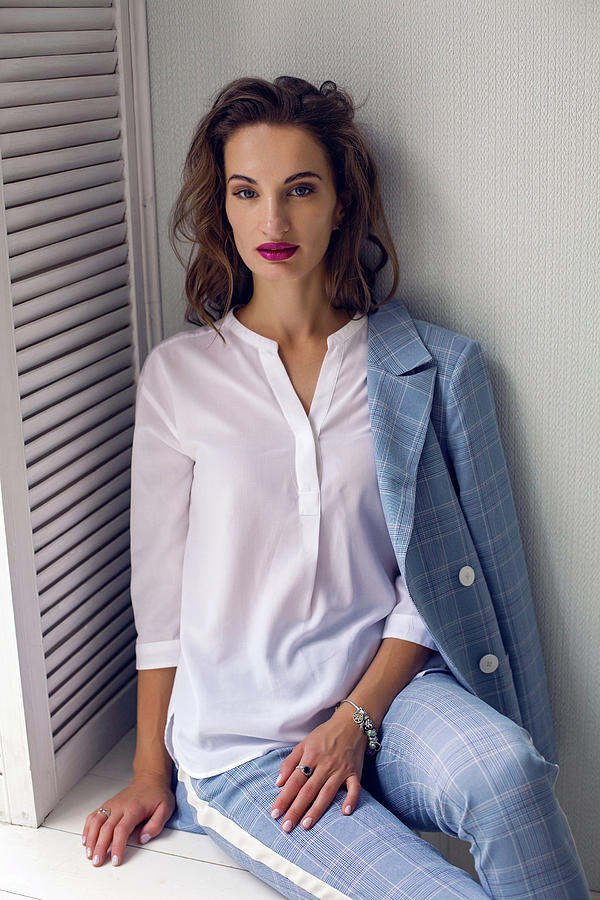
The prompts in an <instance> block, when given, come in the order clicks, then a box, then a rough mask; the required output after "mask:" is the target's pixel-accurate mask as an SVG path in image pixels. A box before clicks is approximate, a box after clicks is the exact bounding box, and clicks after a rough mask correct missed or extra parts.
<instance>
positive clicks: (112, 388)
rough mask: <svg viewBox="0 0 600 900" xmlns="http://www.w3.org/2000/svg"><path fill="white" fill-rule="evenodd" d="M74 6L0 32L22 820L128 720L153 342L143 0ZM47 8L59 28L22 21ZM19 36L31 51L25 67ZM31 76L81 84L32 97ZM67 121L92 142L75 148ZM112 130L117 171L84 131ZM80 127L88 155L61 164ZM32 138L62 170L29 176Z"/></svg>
mask: <svg viewBox="0 0 600 900" xmlns="http://www.w3.org/2000/svg"><path fill="white" fill-rule="evenodd" d="M69 6H70V4H69V2H68V0H52V2H48V0H30V2H24V0H23V2H20V0H15V2H14V3H7V2H6V0H0V21H2V22H3V21H7V20H8V21H9V27H15V28H16V27H17V26H18V27H19V28H25V27H27V26H28V23H29V26H30V30H29V31H24V30H22V31H20V32H18V33H16V32H15V33H11V34H10V35H6V34H5V35H0V56H2V55H4V57H5V59H6V60H10V62H8V63H7V64H6V65H5V66H4V69H3V67H2V65H1V64H0V80H1V79H2V73H3V71H4V82H5V83H7V89H6V90H3V89H2V88H0V103H1V102H2V99H1V98H2V97H3V96H4V97H6V98H8V97H9V96H18V95H19V92H20V94H21V98H22V102H23V103H25V104H27V105H24V106H23V107H22V108H20V107H15V106H14V105H13V106H11V107H9V108H5V109H3V110H2V112H3V120H2V121H3V123H4V124H3V125H2V128H3V131H4V132H5V133H4V134H3V135H2V136H0V154H1V150H2V148H5V149H6V150H7V157H6V161H4V160H3V159H2V157H1V155H0V193H1V194H2V195H3V196H4V197H6V199H7V201H8V203H7V206H6V208H5V204H4V202H0V290H1V289H2V288H6V291H5V292H4V296H6V297H11V296H12V304H13V305H12V306H11V305H9V304H3V305H2V307H1V309H0V331H1V334H0V355H1V356H2V360H3V362H2V363H0V375H1V376H2V377H0V401H1V402H2V408H3V411H4V416H5V418H6V421H7V429H6V431H7V435H8V436H7V438H6V440H7V445H8V446H9V448H10V452H9V453H4V452H3V453H2V454H1V455H0V479H1V481H0V485H1V488H2V491H1V494H0V513H1V515H0V654H1V657H2V658H1V659H0V677H1V678H2V682H3V685H5V686H6V687H7V690H6V691H3V692H0V694H1V695H2V696H1V698H0V820H3V819H4V820H6V821H11V822H14V823H15V824H23V825H30V826H33V827H37V826H38V825H40V824H41V822H42V821H43V819H44V817H45V816H46V815H47V814H48V813H49V812H50V811H51V810H52V809H53V807H54V806H55V805H56V803H57V802H58V800H59V799H60V798H61V797H63V796H64V795H65V794H66V793H67V791H68V790H69V789H70V788H71V787H72V786H73V784H75V783H76V782H77V781H78V780H79V779H80V778H81V777H82V776H83V775H84V774H85V773H86V772H87V771H88V770H89V769H90V768H91V766H93V765H94V763H95V762H96V761H97V760H98V759H100V758H101V757H102V756H103V755H104V754H105V753H106V752H107V751H108V750H109V749H110V748H111V747H112V746H113V745H114V743H116V741H117V740H119V738H120V737H122V735H123V734H124V733H125V732H126V731H127V730H129V728H130V727H131V725H132V724H133V723H134V722H135V714H136V675H137V672H136V666H135V629H134V625H133V614H132V609H131V604H130V600H129V535H128V522H129V484H128V483H129V466H130V459H131V444H132V437H133V417H134V402H135V390H136V383H137V378H138V375H139V371H140V367H141V364H142V363H143V360H144V358H145V356H146V354H147V352H148V349H149V347H150V346H152V345H153V344H154V343H156V342H157V341H159V340H161V339H162V323H161V314H160V303H159V299H158V298H159V293H158V264H157V259H158V247H157V234H156V217H155V212H154V171H153V161H152V147H151V141H152V136H151V126H150V118H149V113H150V103H149V81H148V61H147V37H146V11H145V3H144V2H143V0H142V2H136V3H135V4H131V6H130V4H129V2H128V0H115V2H113V3H112V4H111V0H77V10H76V15H75V16H74V17H73V9H72V8H71V9H70V8H68V7H69ZM10 7H13V9H12V10H11V9H10ZM60 7H64V8H63V9H60ZM19 8H20V9H19ZM15 10H16V11H15ZM7 13H9V15H8V16H7ZM130 19H131V21H130ZM43 21H46V23H48V27H49V28H53V29H55V30H52V31H50V32H47V33H46V34H43V35H40V33H39V32H36V31H35V30H31V29H34V28H35V27H38V25H37V23H39V22H43ZM111 21H113V22H114V24H113V25H112V26H111V25H110V24H107V23H109V22H111ZM65 22H68V23H69V26H68V27H69V28H71V29H77V30H73V31H71V32H64V31H63V30H61V29H63V28H64V23H65ZM90 22H93V27H90V28H87V27H86V25H87V24H90ZM130 25H131V26H132V27H130ZM5 30H6V29H5ZM7 37H8V38H9V40H8V41H7V40H4V39H3V38H7ZM40 38H42V39H40ZM27 49H28V50H29V51H31V50H32V49H34V50H35V53H31V52H30V53H29V55H30V56H36V57H39V60H40V62H39V63H38V62H36V60H35V59H29V60H26V61H24V62H23V65H21V63H20V61H19V56H20V55H23V51H24V50H27ZM86 52H87V53H95V54H98V56H97V58H96V59H95V60H90V61H89V63H88V61H86V60H83V59H81V58H80V59H79V60H76V59H74V58H73V55H74V53H75V54H76V53H82V54H85V53H86ZM61 55H62V56H63V57H64V59H62V60H61V59H60V57H61ZM100 56H102V58H100ZM132 56H133V57H135V64H133V62H132ZM115 59H118V65H117V68H116V72H115V70H114V69H113V72H114V73H115V74H114V75H111V74H110V68H111V66H112V65H113V61H114V60H115ZM80 63H81V65H80ZM107 68H108V70H109V71H106V70H107ZM80 70H81V71H80ZM23 71H24V72H26V73H27V79H28V80H29V83H28V84H27V85H23V84H21V82H22V81H23V79H22V78H19V73H20V72H23ZM74 71H77V72H78V73H79V72H80V74H77V75H74V74H73V73H74ZM36 78H39V81H40V82H42V81H46V82H47V83H48V82H49V81H52V79H54V80H55V81H56V82H60V81H61V80H62V82H63V84H56V88H55V87H54V86H50V87H49V88H48V89H46V88H43V87H42V85H40V90H41V91H42V93H41V94H40V96H44V97H45V96H46V95H48V96H54V97H57V98H60V97H61V96H64V93H65V91H66V92H67V94H68V96H74V97H75V98H76V99H73V100H71V101H67V102H65V101H64V100H61V99H56V102H54V103H46V102H45V101H44V102H35V101H36V99H37V98H38V90H37V88H36V86H35V83H34V82H35V80H36ZM8 81H10V82H11V83H12V86H13V88H15V91H13V93H12V95H11V94H10V84H9V83H8ZM67 82H69V83H67ZM76 82H79V85H78V84H77V83H76ZM94 83H96V84H99V85H101V90H100V92H99V94H100V95H102V94H103V93H104V92H105V90H111V91H112V92H113V96H112V97H105V96H100V95H97V93H96V94H95V93H94V92H93V85H94ZM105 85H106V88H105V87H104V86H105ZM115 91H116V93H114V92H115ZM86 93H91V94H92V95H91V96H90V97H89V98H88V99H77V97H78V96H81V97H85V95H86ZM4 114H7V115H4ZM69 123H71V125H72V127H70V126H69ZM79 123H89V127H88V129H87V130H88V132H89V133H90V134H91V135H92V137H91V139H90V138H88V139H87V140H86V139H85V137H81V136H80V135H78V136H77V137H76V139H75V140H74V141H73V142H72V143H71V138H72V137H73V135H74V133H75V131H81V132H83V131H85V129H86V126H85V124H81V125H79ZM115 125H116V128H115ZM65 128H66V129H67V131H65V130H64V129H65ZM119 128H120V135H121V141H122V143H121V154H120V158H118V156H119V155H118V154H117V155H116V157H115V162H116V166H114V164H113V163H112V162H106V161H105V158H104V156H103V155H102V154H103V153H104V148H101V147H100V146H99V144H101V143H104V144H107V143H108V142H110V141H113V142H116V141H117V140H118V135H119V130H118V129H119ZM44 129H46V133H44ZM69 129H70V130H69ZM115 132H116V133H115ZM46 139H48V140H50V141H51V142H53V143H51V145H50V146H47V147H44V140H46ZM95 142H97V143H98V145H97V146H95V147H94V151H95V150H98V151H99V152H100V155H101V157H102V159H103V161H102V162H98V163H97V164H96V165H95V164H93V163H92V164H91V165H88V164H86V162H84V163H83V164H82V166H81V167H80V168H73V166H72V164H74V165H75V166H76V165H77V162H76V161H77V159H79V160H83V159H84V156H85V153H86V145H88V146H90V145H91V144H93V143H95ZM143 144H145V145H146V146H145V147H143V146H142V145H143ZM114 147H115V148H116V147H117V144H116V143H115V144H114ZM72 148H75V149H72ZM107 150H108V152H109V153H110V154H111V155H112V156H115V154H114V151H113V150H112V149H110V148H107ZM44 153H46V154H47V157H46V158H47V159H48V160H49V162H50V163H51V162H52V160H51V159H50V157H51V156H52V155H54V156H55V157H56V160H57V162H58V160H59V159H62V160H64V164H65V166H67V165H68V166H69V168H65V171H64V173H61V172H59V171H57V169H56V167H54V166H52V165H51V164H50V166H49V168H50V170H51V171H50V172H49V173H44V174H41V175H36V174H35V172H36V162H38V161H39V162H40V163H41V162H43V160H44V157H43V154H44ZM28 154H29V159H27V160H26V159H25V157H26V156H27V155H28ZM36 154H41V155H40V156H39V157H38V160H36V158H35V156H36ZM59 154H62V156H59ZM108 166H112V168H110V169H107V168H106V167H108ZM3 170H4V171H5V172H7V174H8V179H11V180H10V181H9V182H8V183H7V184H6V185H5V184H4V181H3V179H2V172H3ZM100 170H103V171H100ZM23 175H26V176H27V175H32V176H33V177H31V178H27V177H25V178H23ZM63 175H64V177H63ZM120 185H121V186H120ZM64 191H68V193H66V194H64V197H65V198H68V200H67V202H66V203H65V204H64V206H65V210H63V209H62V208H61V207H62V206H63V204H62V203H61V198H62V196H63V193H62V192H64ZM65 211H66V215H65ZM142 213H143V214H142ZM119 223H122V225H121V224H119ZM54 224H55V225H56V230H55V229H54ZM123 232H126V233H127V243H126V244H123V243H122V239H123ZM2 235H6V236H7V238H6V240H4V239H3V237H2ZM49 238H52V239H53V241H54V243H53V244H50V245H46V241H47V240H48V239H49ZM103 240H104V246H103ZM46 247H48V249H46ZM127 250H128V254H127ZM9 253H10V256H9ZM78 255H79V258H78ZM127 255H128V257H129V259H128V261H127ZM61 257H62V259H61ZM53 262H54V265H53V267H52V268H51V269H49V270H47V271H45V270H44V267H45V266H47V265H48V264H52V263H53ZM40 267H41V269H40ZM11 270H12V278H13V282H12V284H11ZM127 273H128V275H129V284H128V287H127V279H126V277H125V276H126V274H127ZM15 279H16V280H15ZM53 329H56V330H55V331H53ZM55 416H56V417H57V418H56V419H55V418H54V417H55ZM60 422H62V425H60ZM61 442H64V443H61ZM3 450H4V447H3ZM53 458H54V460H56V462H55V464H54V467H53V466H52V463H53ZM68 458H71V459H72V463H71V465H70V468H68V467H66V466H65V465H64V463H65V462H66V460H67V459H68ZM60 463H63V465H60ZM57 466H58V468H57ZM24 499H26V501H27V502H24ZM3 561H4V565H3ZM3 588H5V590H3ZM84 638H85V641H84V643H82V640H83V639H84ZM88 638H89V640H88ZM81 672H85V673H86V674H85V680H83V681H81V683H80V681H79V680H78V679H79V673H81ZM21 673H26V678H25V675H23V677H22V676H21ZM6 734H10V740H4V741H3V740H2V736H3V735H6ZM49 773H50V774H49Z"/></svg>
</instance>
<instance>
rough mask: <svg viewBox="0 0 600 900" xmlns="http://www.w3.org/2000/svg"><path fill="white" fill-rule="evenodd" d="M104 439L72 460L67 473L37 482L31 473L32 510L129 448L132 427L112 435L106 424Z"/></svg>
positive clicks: (51, 474)
mask: <svg viewBox="0 0 600 900" xmlns="http://www.w3.org/2000/svg"><path fill="white" fill-rule="evenodd" d="M108 434H110V435H111V436H110V438H106V435H108ZM104 437H105V440H104V441H103V442H101V443H99V442H97V444H96V446H93V447H92V449H91V450H90V451H89V452H88V453H85V454H84V455H83V456H80V457H79V458H77V459H74V460H72V461H71V465H70V468H69V471H68V472H67V470H66V469H60V470H54V472H53V473H47V474H46V477H45V478H44V477H42V478H41V479H38V480H34V479H35V478H36V474H37V473H35V472H34V473H32V481H31V485H32V486H31V487H30V489H29V497H30V499H31V507H32V509H35V507H36V506H37V505H38V504H39V503H44V502H45V501H47V500H49V499H50V497H53V496H54V495H55V494H57V493H59V491H63V490H64V489H65V488H66V487H68V486H70V485H72V484H73V483H74V482H76V481H77V479H79V478H83V477H84V476H85V475H88V474H89V473H90V472H92V471H93V469H94V468H95V467H96V466H101V465H102V464H103V463H105V462H107V460H109V459H110V458H111V457H112V456H116V455H117V453H122V452H123V451H124V450H127V449H128V448H130V447H131V441H132V438H133V427H131V428H126V429H125V431H121V432H119V433H117V434H113V433H112V430H111V428H110V423H108V425H107V426H106V427H105V429H104ZM56 462H57V460H56V459H55V460H54V463H56Z"/></svg>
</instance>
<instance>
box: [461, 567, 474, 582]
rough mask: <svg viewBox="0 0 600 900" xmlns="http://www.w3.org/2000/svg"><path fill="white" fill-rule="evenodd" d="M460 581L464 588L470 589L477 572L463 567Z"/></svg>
mask: <svg viewBox="0 0 600 900" xmlns="http://www.w3.org/2000/svg"><path fill="white" fill-rule="evenodd" d="M458 580H459V581H460V583H461V584H462V585H464V587H470V585H472V584H473V582H474V581H475V570H474V569H472V568H471V566H463V567H462V569H461V570H460V572H459V573H458Z"/></svg>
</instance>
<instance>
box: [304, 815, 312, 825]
mask: <svg viewBox="0 0 600 900" xmlns="http://www.w3.org/2000/svg"><path fill="white" fill-rule="evenodd" d="M311 825H312V819H311V817H310V816H307V817H306V819H305V820H304V822H303V823H302V827H303V828H310V826H311Z"/></svg>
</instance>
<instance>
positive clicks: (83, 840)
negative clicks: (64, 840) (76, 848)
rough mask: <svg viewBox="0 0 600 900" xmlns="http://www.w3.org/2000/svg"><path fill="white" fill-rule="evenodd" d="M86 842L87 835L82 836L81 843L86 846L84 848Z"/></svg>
mask: <svg viewBox="0 0 600 900" xmlns="http://www.w3.org/2000/svg"><path fill="white" fill-rule="evenodd" d="M86 840H87V834H82V835H81V843H82V844H83V845H84V847H85V842H86Z"/></svg>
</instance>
